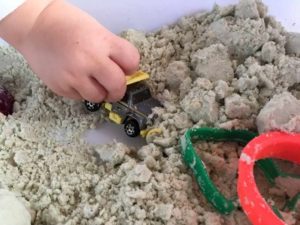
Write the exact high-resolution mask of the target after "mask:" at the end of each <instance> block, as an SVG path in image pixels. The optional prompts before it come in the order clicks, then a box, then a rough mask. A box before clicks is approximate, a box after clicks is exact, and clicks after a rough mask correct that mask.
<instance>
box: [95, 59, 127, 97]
mask: <svg viewBox="0 0 300 225" xmlns="http://www.w3.org/2000/svg"><path fill="white" fill-rule="evenodd" d="M92 74H93V78H94V79H95V80H97V81H98V83H99V84H101V85H102V86H103V87H104V88H105V90H106V93H107V95H106V98H105V100H106V101H108V102H115V101H118V100H120V99H121V98H122V97H123V96H124V94H125V91H126V78H125V74H124V72H123V70H122V69H121V68H120V66H119V65H117V64H116V63H115V62H114V61H112V60H111V59H109V58H106V59H103V60H102V61H101V62H99V63H98V66H97V67H96V69H95V71H94V72H93V73H92Z"/></svg>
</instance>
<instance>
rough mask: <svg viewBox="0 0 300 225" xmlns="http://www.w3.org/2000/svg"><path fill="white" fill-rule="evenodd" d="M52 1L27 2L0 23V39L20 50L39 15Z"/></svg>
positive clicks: (35, 0) (28, 0)
mask: <svg viewBox="0 0 300 225" xmlns="http://www.w3.org/2000/svg"><path fill="white" fill-rule="evenodd" d="M53 1H54V0H27V1H25V2H24V3H23V4H22V5H21V6H20V7H18V8H17V9H16V10H15V11H13V12H12V13H11V14H9V15H8V16H7V17H5V18H4V19H3V20H1V22H0V37H1V38H3V39H4V40H5V41H6V42H8V43H9V44H11V45H12V46H14V47H15V48H16V49H18V50H20V48H21V47H22V45H23V43H24V41H25V40H26V37H27V35H28V33H29V32H30V30H31V29H32V27H33V26H34V25H35V23H36V21H37V19H38V17H39V15H40V14H41V13H42V12H43V11H44V10H45V9H46V8H47V7H48V6H49V5H50V4H51V2H53Z"/></svg>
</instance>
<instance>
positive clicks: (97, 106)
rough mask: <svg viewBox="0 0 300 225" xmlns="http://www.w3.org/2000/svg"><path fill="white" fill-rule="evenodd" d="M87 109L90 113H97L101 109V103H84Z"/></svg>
mask: <svg viewBox="0 0 300 225" xmlns="http://www.w3.org/2000/svg"><path fill="white" fill-rule="evenodd" d="M84 105H85V108H86V109H87V110H88V111H90V112H96V111H98V110H99V109H100V107H101V104H100V103H94V102H89V101H87V100H85V101H84Z"/></svg>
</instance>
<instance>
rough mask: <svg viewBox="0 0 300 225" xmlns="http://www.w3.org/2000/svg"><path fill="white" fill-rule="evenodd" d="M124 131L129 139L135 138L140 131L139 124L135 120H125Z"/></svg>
mask: <svg viewBox="0 0 300 225" xmlns="http://www.w3.org/2000/svg"><path fill="white" fill-rule="evenodd" d="M124 130H125V133H126V134H127V136H129V137H136V136H138V135H139V134H140V131H141V130H140V126H139V123H138V122H137V121H136V120H135V119H129V120H127V121H126V122H125V125H124Z"/></svg>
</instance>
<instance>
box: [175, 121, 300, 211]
mask: <svg viewBox="0 0 300 225" xmlns="http://www.w3.org/2000/svg"><path fill="white" fill-rule="evenodd" d="M257 135H258V134H257V133H254V132H250V131H247V130H226V129H219V128H209V127H202V128H192V129H189V130H187V131H186V132H185V134H184V135H183V136H182V137H181V139H180V145H181V153H182V158H183V161H184V163H185V164H186V165H187V166H188V167H189V168H190V169H191V170H192V172H193V174H194V176H195V178H196V181H197V184H198V186H199V188H200V190H201V191H202V193H203V195H204V196H205V198H206V199H207V201H208V202H210V203H211V204H212V206H213V207H214V208H215V209H216V210H217V211H218V212H219V213H221V214H229V213H231V212H232V211H233V210H234V209H235V208H236V204H235V201H234V200H230V199H227V198H226V197H225V196H224V195H223V194H222V193H221V192H220V191H219V190H218V189H217V187H216V186H215V184H214V183H213V181H212V180H211V179H210V177H209V174H208V173H207V171H206V168H205V165H204V163H203V161H202V160H201V158H200V157H199V156H198V155H197V153H196V151H195V149H194V147H193V142H192V141H193V140H198V141H199V140H201V141H213V142H237V143H239V144H242V145H247V143H248V142H250V141H251V140H252V139H253V138H255V137H256V136H257ZM257 165H258V167H259V168H260V169H261V170H262V171H263V174H264V176H265V177H266V179H267V180H268V182H269V183H271V184H274V183H275V179H276V178H277V177H279V176H283V177H287V176H292V177H297V178H299V176H295V175H291V174H288V173H284V172H282V171H281V170H280V169H279V167H278V166H277V165H276V163H274V161H273V160H271V159H263V160H260V161H258V162H257ZM299 200H300V194H298V195H296V196H295V197H294V198H293V199H291V200H290V201H289V202H288V203H287V204H286V208H290V209H293V208H295V206H296V203H297V202H298V201H299ZM274 211H275V212H276V211H278V210H277V209H276V208H274ZM278 213H279V211H278Z"/></svg>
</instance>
